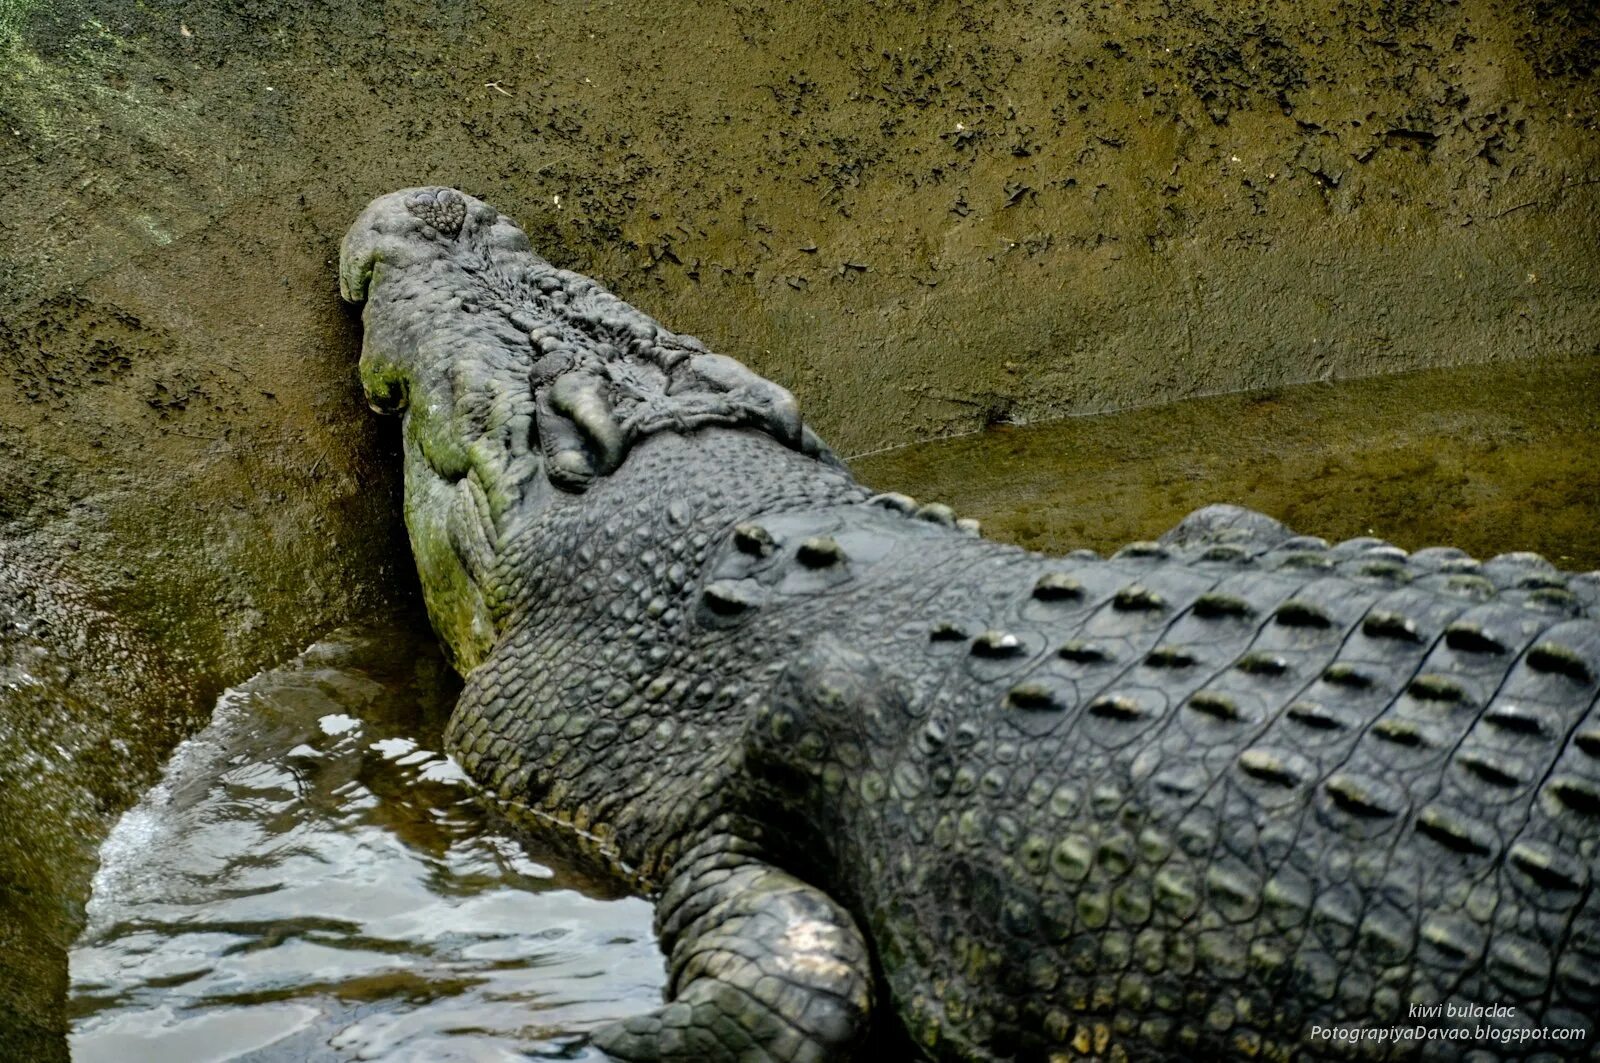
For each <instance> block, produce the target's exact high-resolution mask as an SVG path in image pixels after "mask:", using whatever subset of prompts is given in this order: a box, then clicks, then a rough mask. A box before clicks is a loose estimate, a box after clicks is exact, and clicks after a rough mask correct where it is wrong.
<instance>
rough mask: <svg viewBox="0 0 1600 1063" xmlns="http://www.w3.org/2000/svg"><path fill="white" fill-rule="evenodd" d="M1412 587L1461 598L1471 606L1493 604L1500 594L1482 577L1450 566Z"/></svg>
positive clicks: (1418, 581) (1421, 577)
mask: <svg viewBox="0 0 1600 1063" xmlns="http://www.w3.org/2000/svg"><path fill="white" fill-rule="evenodd" d="M1411 586H1413V587H1418V588H1421V589H1423V590H1428V591H1433V592H1434V593H1436V594H1443V595H1446V596H1447V597H1451V598H1459V599H1460V600H1462V601H1464V602H1467V603H1469V604H1473V603H1487V602H1492V601H1494V600H1495V598H1496V595H1498V594H1499V593H1500V592H1499V590H1498V589H1497V588H1496V587H1495V585H1494V584H1493V583H1491V582H1490V581H1489V580H1487V579H1484V578H1483V577H1482V576H1480V575H1477V574H1476V573H1474V572H1460V571H1456V570H1455V569H1454V567H1453V566H1451V565H1449V564H1446V565H1444V566H1442V567H1441V568H1440V569H1439V571H1437V572H1430V573H1427V574H1426V575H1423V576H1419V577H1418V578H1416V579H1414V580H1413V581H1412V583H1411Z"/></svg>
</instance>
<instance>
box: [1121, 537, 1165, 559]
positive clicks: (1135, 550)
mask: <svg viewBox="0 0 1600 1063" xmlns="http://www.w3.org/2000/svg"><path fill="white" fill-rule="evenodd" d="M1171 556H1172V551H1171V550H1170V549H1168V548H1167V547H1166V546H1164V545H1162V544H1161V543H1158V542H1153V541H1150V540H1143V539H1136V540H1134V541H1133V542H1131V543H1128V544H1127V545H1126V546H1123V547H1122V548H1121V549H1119V550H1118V551H1117V552H1116V553H1114V554H1112V555H1111V559H1112V560H1113V561H1165V560H1167V559H1168V558H1170V557H1171Z"/></svg>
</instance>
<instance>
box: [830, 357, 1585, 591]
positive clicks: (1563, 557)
mask: <svg viewBox="0 0 1600 1063" xmlns="http://www.w3.org/2000/svg"><path fill="white" fill-rule="evenodd" d="M851 465H852V467H853V468H854V469H855V470H856V473H857V475H859V476H860V477H861V479H863V480H864V481H866V482H867V483H870V484H873V485H874V486H878V487H881V488H883V489H885V490H891V489H892V490H897V491H904V492H906V493H907V494H910V495H914V496H917V497H919V498H922V499H923V500H925V501H940V502H945V503H948V504H949V505H952V506H954V507H955V509H956V511H957V513H959V514H960V515H961V516H963V517H976V518H978V519H979V520H981V521H982V522H983V528H984V532H985V533H986V534H988V535H992V536H994V537H995V538H998V539H1004V540H1007V541H1009V542H1014V543H1018V544H1020V545H1022V546H1026V547H1029V548H1031V549H1035V550H1044V551H1049V552H1053V553H1054V552H1065V551H1067V550H1070V549H1073V548H1075V547H1081V546H1088V547H1091V548H1093V549H1097V550H1112V549H1115V548H1116V547H1117V546H1119V545H1121V544H1122V543H1126V542H1128V541H1130V540H1134V539H1153V538H1156V537H1157V536H1159V535H1160V534H1161V533H1162V532H1163V531H1165V530H1166V529H1168V528H1170V527H1172V525H1174V524H1175V523H1177V522H1178V521H1179V520H1180V519H1182V517H1183V515H1184V514H1186V513H1189V512H1190V511H1192V510H1194V509H1197V508H1199V507H1200V506H1203V505H1206V504H1207V503H1210V502H1233V503H1237V504H1239V505H1244V506H1249V507H1250V508H1252V509H1258V510H1261V511H1262V512H1264V513H1268V514H1270V515H1272V516H1274V517H1277V518H1278V519H1279V520H1282V521H1284V522H1285V523H1287V524H1288V525H1289V526H1290V527H1292V528H1294V529H1295V530H1296V531H1299V532H1302V533H1304V534H1307V535H1320V536H1323V537H1324V538H1327V539H1330V540H1338V539H1348V538H1351V537H1353V536H1357V535H1377V536H1379V537H1381V538H1385V539H1388V540H1390V541H1391V542H1393V543H1395V544H1396V545H1398V546H1401V547H1404V548H1405V549H1407V550H1415V549H1419V548H1421V547H1424V546H1430V545H1450V546H1458V547H1460V548H1461V549H1463V550H1466V551H1467V552H1468V553H1470V554H1473V555H1475V556H1478V557H1492V556H1493V555H1495V554H1498V553H1504V552H1506V551H1509V550H1535V551H1538V552H1540V553H1543V554H1545V555H1546V556H1548V557H1549V558H1550V559H1551V560H1552V561H1554V562H1555V563H1556V564H1557V565H1559V566H1560V567H1562V568H1565V569H1570V570H1574V571H1587V570H1589V569H1594V568H1600V357H1587V358H1574V359H1562V360H1552V361H1541V362H1522V363H1516V364H1508V365H1501V366H1475V367H1470V368H1466V369H1443V370H1430V371H1428V372H1423V373H1410V374H1406V375H1403V376H1390V377H1377V378H1373V379H1367V380H1352V381H1340V382H1337V383H1330V384H1312V385H1308V386H1305V387H1296V388H1284V389H1281V390H1277V391H1261V392H1250V393H1248V394H1243V395H1224V396H1220V397H1217V398H1210V399H1197V400H1193V401H1190V402H1180V403H1175V404H1173V405H1171V406H1160V407H1153V408H1150V409H1144V410H1133V411H1130V412H1127V413H1120V414H1112V415H1109V416H1105V417H1082V418H1073V419H1070V420H1065V421H1055V422H1051V423H1049V424H1042V425H1038V426H1033V427H1005V426H999V427H996V428H995V429H992V430H990V431H987V432H982V433H978V434H976V435H969V436H961V437H958V438H955V439H946V440H941V441H939V442H935V443H925V444H922V445H919V446H915V447H907V448H904V449H901V450H894V451H888V452H885V453H881V454H874V455H871V456H868V457H864V458H859V459H857V460H855V461H853V462H852V463H851Z"/></svg>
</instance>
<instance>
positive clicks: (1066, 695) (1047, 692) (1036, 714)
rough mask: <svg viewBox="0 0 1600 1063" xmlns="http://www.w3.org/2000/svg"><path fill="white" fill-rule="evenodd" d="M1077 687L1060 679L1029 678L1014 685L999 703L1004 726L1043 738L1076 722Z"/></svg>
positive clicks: (1057, 677) (1056, 677)
mask: <svg viewBox="0 0 1600 1063" xmlns="http://www.w3.org/2000/svg"><path fill="white" fill-rule="evenodd" d="M1079 704H1080V697H1079V694H1078V686H1077V684H1076V683H1074V682H1073V681H1072V680H1070V679H1064V678H1062V677H1060V676H1048V677H1037V676H1036V677H1031V678H1028V679H1024V680H1022V681H1021V682H1018V683H1015V684H1013V685H1012V686H1011V687H1010V688H1009V689H1008V690H1007V691H1006V693H1005V696H1004V699H1003V701H1002V703H1001V711H1002V712H1003V714H1004V724H1005V726H1006V727H1008V728H1011V729H1014V730H1017V731H1020V732H1022V733H1023V734H1025V735H1029V736H1031V737H1034V738H1042V737H1043V736H1045V735H1047V734H1050V733H1052V732H1054V731H1056V730H1058V729H1060V728H1061V726H1062V725H1063V724H1064V723H1066V722H1067V721H1068V720H1072V719H1076V717H1077V710H1078V708H1079Z"/></svg>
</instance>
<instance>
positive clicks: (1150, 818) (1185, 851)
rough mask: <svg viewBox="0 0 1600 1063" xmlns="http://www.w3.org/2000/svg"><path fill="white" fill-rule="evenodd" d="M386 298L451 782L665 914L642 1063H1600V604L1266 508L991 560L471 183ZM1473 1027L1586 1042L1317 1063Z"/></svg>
mask: <svg viewBox="0 0 1600 1063" xmlns="http://www.w3.org/2000/svg"><path fill="white" fill-rule="evenodd" d="M340 281H341V289H342V291H343V293H344V296H345V298H347V299H349V300H351V301H354V302H360V301H363V300H364V301H365V303H366V308H365V311H364V321H365V326H366V340H365V347H364V350H363V353H362V359H361V373H362V379H363V382H364V384H365V388H366V391H367V394H368V397H369V399H370V400H371V401H372V402H373V404H374V405H375V406H377V407H380V408H384V409H389V410H400V411H403V415H404V435H405V460H406V516H407V521H408V526H409V528H410V531H411V537H412V543H413V546H414V549H415V553H416V557H417V564H418V568H419V570H420V572H421V576H422V584H423V589H424V592H425V595H426V598H427V602H428V607H429V611H430V615H431V616H432V618H433V622H434V625H435V627H436V628H437V630H438V632H439V634H440V636H441V637H442V639H443V640H444V642H445V643H446V645H447V647H448V649H449V651H450V653H451V655H452V658H453V660H454V661H455V662H456V664H457V666H458V667H459V668H460V669H461V671H462V672H463V673H464V674H465V675H466V688H465V691H464V693H463V695H462V698H461V703H460V705H459V707H458V708H457V710H456V713H455V716H454V718H453V720H452V721H451V726H450V731H449V734H448V737H447V740H448V742H449V744H450V748H451V750H452V751H453V753H454V754H455V755H456V756H457V757H458V758H459V759H460V761H461V762H462V764H463V765H464V766H465V767H466V769H467V770H468V771H469V772H470V773H471V774H472V776H473V777H474V778H475V779H477V780H478V782H479V783H481V784H482V785H483V786H484V787H485V788H486V789H488V790H489V791H491V792H492V793H493V794H495V795H496V796H497V797H498V798H499V799H500V800H502V801H504V802H506V803H507V804H508V805H510V806H512V807H514V808H518V809H521V810H523V811H524V812H525V813H526V814H527V815H529V816H531V817H534V818H537V819H542V820H550V821H555V822H558V823H561V824H565V825H567V826H568V827H570V828H572V829H575V830H577V831H580V832H582V833H583V834H584V835H585V836H586V837H588V838H589V839H590V841H591V842H592V844H593V845H595V846H596V847H598V848H599V849H600V850H602V851H603V852H605V853H606V854H608V855H609V856H610V857H611V858H612V859H614V860H615V861H616V862H617V863H618V864H619V865H620V866H621V867H623V868H625V869H626V870H627V871H629V872H630V873H632V874H633V875H635V876H636V878H637V880H638V881H639V883H640V885H641V888H643V889H646V890H650V891H653V892H656V893H657V894H658V902H659V903H658V908H657V924H658V929H659V931H660V934H661V941H662V947H663V949H664V950H665V951H666V952H667V954H668V967H669V974H670V978H669V986H668V997H669V1000H668V1003H666V1004H665V1005H664V1006H663V1007H662V1008H660V1009H659V1010H657V1011H655V1012H653V1013H651V1014H649V1015H643V1016H638V1017H636V1018H633V1019H629V1020H627V1021H625V1022H622V1023H618V1024H615V1025H613V1026H610V1027H607V1028H604V1029H602V1030H601V1031H600V1032H599V1033H598V1034H597V1035H596V1042H597V1043H598V1044H599V1045H600V1046H602V1047H603V1048H604V1049H605V1050H606V1051H607V1052H608V1053H610V1054H611V1055H613V1056H615V1057H617V1058H620V1059H626V1060H682V1061H688V1060H707V1061H717V1060H729V1061H731V1060H772V1061H784V1063H788V1061H799V1060H847V1059H852V1058H857V1057H858V1056H859V1055H860V1054H861V1053H862V1051H863V1045H864V1044H865V1043H866V1038H867V1036H868V1034H869V1031H870V1030H871V1029H872V1028H873V1027H874V1025H876V1026H877V1027H879V1028H889V1029H893V1028H894V1027H895V1025H896V1024H898V1026H899V1027H901V1028H902V1029H903V1031H904V1033H905V1034H906V1035H908V1036H909V1040H910V1042H911V1043H912V1044H914V1045H916V1046H917V1048H918V1050H919V1051H920V1052H921V1053H922V1054H923V1055H925V1056H926V1057H927V1058H929V1059H937V1060H995V1059H1017V1060H1056V1059H1072V1058H1079V1057H1083V1056H1089V1057H1096V1058H1105V1059H1133V1060H1182V1059H1194V1058H1212V1059H1232V1058H1240V1057H1246V1056H1257V1057H1264V1058H1269V1059H1290V1058H1297V1059H1323V1058H1344V1057H1345V1056H1347V1055H1356V1056H1359V1057H1360V1058H1369V1059H1413V1058H1425V1059H1430V1060H1432V1059H1440V1060H1444V1059H1469V1058H1472V1059H1502V1058H1539V1057H1540V1056H1541V1054H1542V1055H1543V1057H1545V1058H1571V1057H1581V1056H1584V1055H1590V1056H1591V1058H1593V1056H1592V1054H1593V1052H1594V1048H1593V1036H1594V1025H1595V1016H1596V1014H1597V1013H1600V898H1597V896H1596V893H1595V890H1594V887H1593V880H1594V877H1595V872H1596V870H1597V866H1600V710H1597V707H1596V696H1597V692H1600V622H1597V621H1596V620H1595V619H1594V618H1593V617H1594V615H1595V612H1596V610H1597V608H1600V606H1597V602H1600V580H1597V577H1596V574H1593V573H1591V574H1589V575H1587V576H1567V575H1565V574H1562V573H1559V572H1557V571H1556V570H1555V569H1554V568H1553V567H1551V566H1550V565H1549V564H1548V563H1547V562H1545V561H1543V560H1542V559H1540V558H1537V557H1534V556H1532V555H1523V554H1510V555H1505V556H1502V557H1499V558H1496V559H1494V560H1492V561H1489V562H1485V563H1482V564H1480V563H1478V562H1476V561H1472V560H1471V559H1468V558H1466V557H1465V556H1464V555H1462V554H1461V553H1460V552H1459V551H1453V550H1447V549H1434V550H1425V551H1420V552H1418V553H1415V554H1411V555H1409V556H1407V555H1406V554H1404V553H1403V552H1401V551H1399V550H1396V549H1395V548H1393V547H1390V546H1388V545H1386V544H1384V543H1381V542H1379V541H1377V540H1370V539H1368V540H1352V541H1350V542H1346V543H1341V544H1338V545H1337V546H1331V547H1330V546H1329V545H1328V544H1326V543H1324V542H1322V541H1321V540H1316V539H1310V538H1306V537H1296V536H1294V535H1292V534H1291V533H1290V532H1289V531H1288V530H1287V529H1285V528H1283V527H1282V526H1281V525H1279V524H1277V523H1276V522H1274V521H1272V520H1270V519H1269V518H1266V517H1263V516H1261V515H1260V514H1254V513H1250V512H1248V511H1245V510H1238V509H1232V508H1229V507H1212V508H1210V509H1207V510H1202V511H1200V512H1199V513H1197V514H1194V515H1193V516H1191V517H1190V518H1188V519H1187V520H1185V521H1184V522H1183V523H1182V524H1180V525H1179V526H1178V527H1177V528H1175V529H1174V530H1173V531H1172V532H1171V533H1169V534H1168V535H1167V536H1166V537H1164V539H1163V541H1162V542H1161V543H1159V544H1157V543H1143V544H1134V545H1132V546H1129V547H1128V548H1126V549H1124V550H1123V551H1121V552H1119V553H1118V554H1117V555H1116V556H1115V557H1113V558H1111V559H1109V560H1102V559H1100V558H1098V557H1096V556H1094V555H1092V554H1087V553H1075V554H1071V555H1068V556H1067V557H1065V558H1049V557H1042V556H1039V555H1035V554H1030V553H1027V552H1024V551H1022V550H1018V549H1015V548H1012V547H1007V546H1002V545H998V544H994V543H991V542H987V541H985V540H983V539H981V538H979V537H977V536H976V535H975V534H973V529H971V528H966V527H961V526H959V525H957V524H956V522H954V521H953V519H952V515H951V514H950V513H949V511H948V510H947V509H945V508H944V507H940V506H924V507H917V506H916V505H915V504H914V503H912V502H911V501H910V500H909V499H904V498H902V497H900V496H893V495H890V496H877V497H869V493H868V492H867V491H866V490H864V489H863V488H862V487H860V486H859V485H857V484H856V483H855V482H854V481H853V480H852V479H851V477H850V475H849V473H848V472H847V471H846V470H845V469H844V468H843V467H842V466H841V465H839V463H838V462H837V461H835V460H834V459H833V458H832V456H831V455H830V454H829V453H828V451H827V449H826V447H824V446H823V445H822V444H821V443H820V442H819V441H818V440H817V439H816V438H815V436H813V435H812V434H811V433H810V432H809V430H807V429H805V428H804V427H803V426H802V425H801V423H800V419H799V415H798V413H797V412H796V408H795V404H794V401H793V399H792V398H791V397H790V396H789V395H788V394H787V393H786V392H784V391H783V390H782V389H781V388H778V387H776V386H775V385H773V384H771V383H769V382H767V381H765V380H762V379H761V378H759V377H756V376H755V375H754V374H752V373H750V372H749V371H748V370H746V369H744V368H743V367H742V366H740V365H739V364H738V363H736V362H733V361H731V360H729V359H725V358H721V357H719V356H715V355H711V354H709V353H708V352H706V351H705V349H704V348H703V347H701V346H700V345H699V344H698V343H697V342H695V341H693V340H689V339H687V338H684V337H679V336H675V335H673V334H672V333H670V332H667V331H666V330H664V329H662V328H661V327H660V326H658V325H657V324H656V323H655V322H653V321H651V320H650V319H649V318H647V317H645V316H644V315H643V314H641V313H640V312H639V311H637V310H635V309H633V308H632V307H629V306H627V305H626V304H623V303H621V302H620V301H618V300H617V299H616V298H615V297H613V296H611V295H609V294H608V293H605V292H604V291H603V290H601V289H600V288H599V287H598V286H596V285H595V284H594V283H593V282H592V281H589V280H587V279H585V278H583V277H580V276H578V275H576V274H572V273H568V272H565V271H561V270H557V269H554V268H553V267H551V266H550V265H549V264H548V263H546V262H544V261H543V260H542V259H540V258H538V257H537V256H536V255H534V254H533V253H532V251H531V250H529V248H528V243H527V240H526V238H525V237H524V236H523V234H522V233H521V232H520V231H519V230H518V229H517V228H516V227H515V226H514V225H512V224H511V223H510V222H508V221H507V220H505V219H504V218H501V217H500V216H499V215H498V214H497V213H496V212H495V211H494V210H493V209H492V208H490V207H488V206H486V205H485V204H483V203H480V202H478V201H477V200H474V199H472V198H471V197H467V196H464V195H462V194H461V193H458V192H455V191H453V190H448V189H420V190H410V191H405V192H397V193H394V194H392V195H388V196H384V197H382V198H380V199H378V200H376V201H374V202H373V203H372V204H371V205H370V206H369V207H368V208H367V210H366V211H365V212H364V213H363V214H362V215H361V217H360V218H359V219H358V220H357V221H356V223H355V225H354V226H353V227H352V228H351V230H350V232H349V234H348V235H347V236H346V238H345V243H344V247H343V252H342V255H341V261H340ZM1440 1003H1452V1004H1468V1005H1504V1006H1507V1007H1509V1008H1512V1009H1514V1011H1513V1013H1512V1014H1511V1015H1510V1016H1509V1017H1505V1016H1503V1017H1500V1018H1492V1019H1487V1020H1473V1021H1472V1022H1469V1023H1467V1025H1486V1026H1495V1027H1505V1028H1506V1029H1509V1030H1512V1031H1516V1030H1525V1029H1530V1028H1537V1027H1565V1028H1572V1029H1576V1030H1577V1031H1579V1033H1580V1035H1581V1036H1579V1037H1577V1038H1572V1039H1567V1040H1563V1041H1550V1040H1543V1041H1522V1042H1512V1043H1510V1044H1507V1043H1506V1042H1504V1041H1500V1040H1489V1039H1478V1040H1471V1041H1465V1042H1460V1043H1451V1042H1433V1043H1429V1044H1426V1045H1421V1044H1419V1043H1417V1042H1416V1041H1400V1042H1393V1041H1387V1042H1381V1043H1380V1042H1365V1043H1363V1044H1362V1045H1360V1046H1359V1047H1358V1048H1357V1049H1353V1050H1352V1049H1349V1048H1348V1047H1347V1046H1345V1045H1344V1044H1343V1043H1342V1042H1336V1041H1332V1040H1328V1039H1326V1038H1324V1037H1322V1036H1320V1035H1319V1034H1318V1032H1317V1029H1318V1028H1319V1027H1321V1028H1328V1027H1336V1026H1341V1025H1345V1024H1361V1025H1365V1026H1367V1027H1369V1028H1382V1027H1385V1026H1389V1025H1391V1024H1397V1023H1398V1024H1407V1025H1410V1024H1414V1023H1416V1022H1417V1021H1418V1020H1417V1019H1415V1018H1414V1013H1413V1012H1412V1009H1413V1008H1415V1007H1426V1006H1430V1005H1433V1004H1440ZM1422 1021H1423V1024H1424V1025H1460V1023H1456V1022H1444V1021H1440V1020H1431V1021H1430V1020H1422ZM1472 1052H1478V1053H1480V1054H1479V1055H1476V1056H1474V1055H1471V1053H1472Z"/></svg>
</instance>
